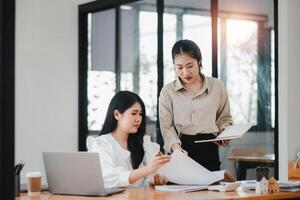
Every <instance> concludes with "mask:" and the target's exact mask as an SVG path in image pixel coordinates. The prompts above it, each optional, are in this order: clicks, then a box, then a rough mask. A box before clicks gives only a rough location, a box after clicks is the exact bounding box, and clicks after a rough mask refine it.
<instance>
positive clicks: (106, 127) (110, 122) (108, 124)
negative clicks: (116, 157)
mask: <svg viewBox="0 0 300 200" xmlns="http://www.w3.org/2000/svg"><path fill="white" fill-rule="evenodd" d="M136 102H137V103H139V104H140V105H141V107H142V122H141V125H140V127H139V128H138V131H137V133H134V134H129V136H128V140H127V143H128V150H129V151H130V157H131V164H132V167H133V169H137V168H138V167H139V165H140V164H141V162H142V161H143V158H144V154H145V153H144V148H143V138H144V135H145V132H146V110H145V104H144V102H143V100H142V99H141V98H140V97H139V96H138V95H137V94H135V93H133V92H129V91H120V92H117V93H116V94H115V95H114V96H113V98H112V99H111V101H110V103H109V106H108V110H107V113H106V117H105V121H104V124H103V127H102V130H101V132H100V135H105V134H108V133H111V132H113V131H114V130H115V129H116V128H117V125H118V121H117V120H116V119H115V117H114V111H115V110H118V111H119V112H120V113H123V112H125V111H126V110H127V109H128V108H130V107H131V106H132V105H133V104H135V103H136Z"/></svg>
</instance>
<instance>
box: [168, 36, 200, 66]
mask: <svg viewBox="0 0 300 200" xmlns="http://www.w3.org/2000/svg"><path fill="white" fill-rule="evenodd" d="M182 53H186V54H188V55H189V56H190V57H192V58H194V59H196V60H197V62H198V65H199V70H200V68H201V67H202V54H201V51H200V48H199V47H198V45H197V44H196V43H195V42H193V41H191V40H178V41H177V42H176V43H175V44H174V45H173V48H172V59H173V62H174V59H175V57H176V56H177V55H178V54H182Z"/></svg>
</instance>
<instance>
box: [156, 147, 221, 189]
mask: <svg viewBox="0 0 300 200" xmlns="http://www.w3.org/2000/svg"><path fill="white" fill-rule="evenodd" d="M157 173H158V174H160V175H161V176H165V177H166V178H167V179H168V180H169V181H171V182H173V183H177V184H183V185H210V184H212V183H214V182H216V181H219V180H222V179H223V178H224V171H217V172H211V171H209V170H208V169H206V168H204V167H203V166H201V165H200V164H198V163H197V162H196V161H194V160H193V159H191V158H190V157H188V156H187V155H185V154H184V153H182V152H181V151H179V150H177V149H176V150H175V151H174V152H173V153H172V155H171V160H170V161H169V162H168V163H166V164H164V165H163V166H162V167H160V168H159V170H158V171H157Z"/></svg>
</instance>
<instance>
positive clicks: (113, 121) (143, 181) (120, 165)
mask: <svg viewBox="0 0 300 200" xmlns="http://www.w3.org/2000/svg"><path fill="white" fill-rule="evenodd" d="M145 126H146V111H145V105H144V103H143V101H142V99H141V98H140V97H139V96H138V95H136V94H135V93H132V92H129V91H120V92H118V93H116V94H115V96H114V97H113V98H112V100H111V102H110V104H109V107H108V111H107V114H106V118H105V121H104V124H103V128H102V130H101V133H100V136H98V137H96V138H92V137H88V139H87V148H88V151H89V152H98V153H99V156H100V162H101V167H102V174H103V179H104V186H105V187H106V188H113V187H126V186H130V185H133V186H144V185H147V184H149V183H152V184H155V185H157V184H164V183H166V182H167V180H166V179H165V178H163V177H160V176H159V175H154V176H152V175H153V174H155V172H156V171H157V169H159V167H161V166H162V165H163V164H165V163H166V162H168V161H169V160H170V156H168V155H159V153H160V147H159V145H158V144H157V143H154V142H151V140H150V136H145V130H146V128H145Z"/></svg>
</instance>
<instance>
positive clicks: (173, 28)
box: [163, 0, 212, 84]
mask: <svg viewBox="0 0 300 200" xmlns="http://www.w3.org/2000/svg"><path fill="white" fill-rule="evenodd" d="M164 5H165V9H164V10H165V12H164V19H163V20H164V84H167V83H168V82H170V81H173V80H174V79H175V77H176V75H175V69H174V66H173V61H172V55H171V49H172V47H173V45H174V43H175V42H176V41H177V40H180V39H189V40H193V41H194V42H196V43H197V45H198V46H199V47H200V49H201V52H202V65H203V69H202V72H203V73H204V74H205V75H206V76H211V74H212V66H211V63H212V55H211V51H212V45H211V41H212V39H211V38H212V36H211V17H210V0H205V1H200V2H199V1H180V0H165V3H164Z"/></svg>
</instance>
